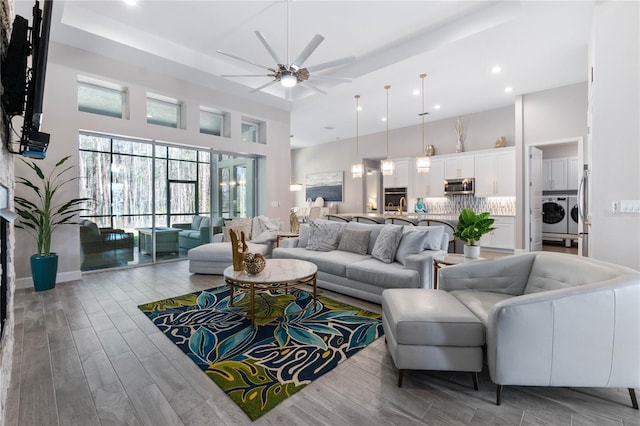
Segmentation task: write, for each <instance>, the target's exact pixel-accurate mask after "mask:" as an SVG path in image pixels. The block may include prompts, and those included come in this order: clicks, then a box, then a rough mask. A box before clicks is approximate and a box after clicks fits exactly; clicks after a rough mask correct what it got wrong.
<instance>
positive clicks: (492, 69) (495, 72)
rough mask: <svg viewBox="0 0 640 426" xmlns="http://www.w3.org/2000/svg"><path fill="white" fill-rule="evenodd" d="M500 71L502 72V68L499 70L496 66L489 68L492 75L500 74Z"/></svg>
mask: <svg viewBox="0 0 640 426" xmlns="http://www.w3.org/2000/svg"><path fill="white" fill-rule="evenodd" d="M500 71H502V68H500V67H499V66H497V65H496V66H495V67H493V68H491V72H492V73H494V74H498V73H500Z"/></svg>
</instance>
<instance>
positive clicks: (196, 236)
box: [178, 229, 200, 240]
mask: <svg viewBox="0 0 640 426" xmlns="http://www.w3.org/2000/svg"><path fill="white" fill-rule="evenodd" d="M178 235H180V236H181V237H186V238H194V239H197V240H199V239H200V231H193V230H191V229H185V230H184V231H180V232H178Z"/></svg>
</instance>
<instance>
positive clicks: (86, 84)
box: [78, 77, 126, 118]
mask: <svg viewBox="0 0 640 426" xmlns="http://www.w3.org/2000/svg"><path fill="white" fill-rule="evenodd" d="M125 103H126V89H125V88H123V87H121V86H118V85H116V84H113V83H108V82H106V81H100V80H96V79H92V78H88V77H78V111H82V112H89V113H91V114H101V115H108V116H110V117H117V118H122V117H123V116H124V115H125V114H124V111H125Z"/></svg>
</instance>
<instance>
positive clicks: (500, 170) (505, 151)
mask: <svg viewBox="0 0 640 426" xmlns="http://www.w3.org/2000/svg"><path fill="white" fill-rule="evenodd" d="M475 173H476V174H475V178H476V188H475V196H476V197H513V196H515V195H516V151H515V149H514V148H500V149H499V150H498V151H493V152H486V153H481V154H476V155H475Z"/></svg>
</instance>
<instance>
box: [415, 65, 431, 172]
mask: <svg viewBox="0 0 640 426" xmlns="http://www.w3.org/2000/svg"><path fill="white" fill-rule="evenodd" d="M426 76H427V75H426V74H420V78H421V79H422V111H421V113H420V115H421V116H422V154H424V156H423V157H416V171H417V172H418V173H429V171H430V170H431V157H430V156H429V155H427V151H426V149H425V146H424V116H425V115H426V114H427V113H426V112H425V110H424V78H425V77H426Z"/></svg>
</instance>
